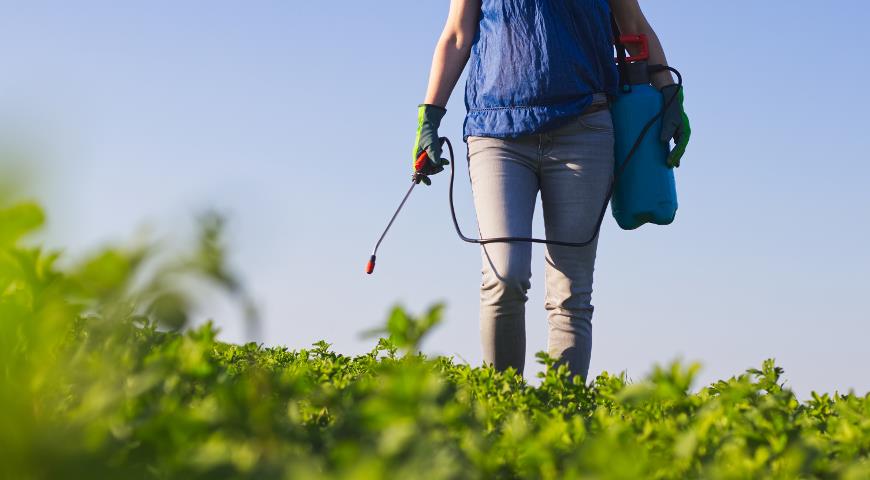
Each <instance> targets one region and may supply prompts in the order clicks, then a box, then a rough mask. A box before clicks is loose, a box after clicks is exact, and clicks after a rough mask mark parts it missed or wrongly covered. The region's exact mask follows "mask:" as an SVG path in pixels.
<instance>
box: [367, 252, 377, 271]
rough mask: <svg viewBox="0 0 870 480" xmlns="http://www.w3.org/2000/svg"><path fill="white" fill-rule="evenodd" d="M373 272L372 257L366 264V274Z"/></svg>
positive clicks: (373, 262) (373, 263) (373, 257)
mask: <svg viewBox="0 0 870 480" xmlns="http://www.w3.org/2000/svg"><path fill="white" fill-rule="evenodd" d="M374 271H375V256H374V255H372V258H370V259H369V261H368V263H366V273H368V274H369V275H371V274H372V272H374Z"/></svg>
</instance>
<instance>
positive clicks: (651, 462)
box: [0, 204, 870, 479]
mask: <svg viewBox="0 0 870 480" xmlns="http://www.w3.org/2000/svg"><path fill="white" fill-rule="evenodd" d="M42 218H43V215H42V213H41V211H40V210H39V208H38V207H37V206H35V205H33V204H21V205H18V206H13V207H9V208H5V209H2V210H0V219H2V220H3V221H2V222H0V366H2V370H0V412H2V413H3V418H2V421H0V478H16V479H18V478H23V479H41V478H144V479H166V478H185V479H187V478H293V479H297V478H302V479H305V478H336V479H348V478H349V479H354V478H358V479H369V478H427V479H429V478H431V479H440V478H444V479H452V478H457V479H459V478H463V479H464V478H481V479H483V478H535V479H537V478H545V479H548V478H549V479H555V478H577V477H584V478H601V479H619V478H660V479H671V478H673V479H677V478H679V479H682V478H722V479H730V478H855V479H859V478H868V477H870V462H868V455H870V396H868V395H864V396H857V395H855V394H853V393H849V394H834V395H829V394H817V393H813V395H812V398H811V399H810V400H808V401H806V402H800V401H798V399H797V398H795V395H794V394H793V393H792V392H791V391H790V390H789V389H788V388H786V387H785V386H784V385H783V383H782V380H781V378H782V375H783V371H782V369H781V368H779V367H778V366H776V365H775V364H774V362H773V361H772V360H768V361H765V362H764V364H763V365H762V366H761V368H759V369H751V370H749V371H747V372H745V373H743V374H741V375H738V376H735V377H732V378H730V379H728V380H722V381H719V382H716V383H714V384H712V385H709V386H707V387H704V388H700V389H697V390H693V380H694V378H695V375H696V373H697V369H698V366H697V365H688V366H687V365H682V364H680V363H673V364H670V365H667V366H664V367H658V368H656V369H654V371H653V372H652V373H651V374H650V375H649V376H648V377H647V378H645V379H643V380H641V381H638V382H634V383H632V382H629V381H628V380H627V377H626V375H625V373H621V374H618V375H612V374H608V373H602V374H601V375H599V376H598V377H597V378H595V379H594V380H592V381H591V382H590V383H589V384H584V383H583V382H581V381H580V380H579V378H577V377H573V378H572V377H570V375H569V374H568V372H567V370H566V369H565V367H564V366H562V367H556V366H555V364H554V362H553V359H551V358H549V357H547V356H546V355H543V354H541V355H539V361H541V362H542V363H544V364H545V365H546V366H547V367H548V368H547V370H546V372H544V373H542V374H541V378H540V380H541V381H540V385H539V386H530V385H528V384H527V383H526V382H525V381H524V380H523V379H522V378H521V377H519V376H517V375H516V374H515V372H510V371H509V372H502V373H499V372H496V371H494V370H492V369H490V368H473V367H471V366H469V365H463V364H455V363H454V362H453V360H452V359H450V358H446V357H438V358H427V357H425V356H423V355H421V354H419V353H418V347H419V345H420V342H421V340H422V339H423V338H424V336H425V334H426V332H427V331H429V330H430V329H431V328H432V327H434V326H435V325H437V323H438V322H439V321H440V319H441V312H442V309H443V307H442V306H440V305H437V306H435V307H433V308H432V309H430V310H429V311H428V312H427V313H425V314H423V315H421V316H415V315H411V314H409V313H407V312H405V311H404V310H403V309H401V308H398V307H397V308H395V309H394V310H393V311H392V313H391V314H390V316H389V319H388V320H387V322H386V325H385V326H384V327H383V328H382V329H380V333H384V334H387V335H388V338H380V339H379V340H378V341H377V344H376V345H375V346H374V347H373V348H372V350H371V351H370V352H368V353H366V354H364V355H358V356H353V357H350V356H345V355H341V354H338V353H335V352H333V351H332V350H331V349H330V345H329V344H327V343H326V342H319V343H317V344H315V345H313V346H312V348H308V349H301V350H293V351H291V350H288V349H286V348H282V347H265V346H262V345H257V344H253V343H249V344H245V345H233V344H227V343H223V342H220V341H218V340H217V332H216V330H215V329H214V327H213V326H212V325H211V324H205V325H202V326H200V327H198V328H194V329H191V328H189V327H187V326H186V320H187V318H188V314H187V309H188V308H189V305H190V302H191V301H192V300H191V293H190V292H189V291H187V290H185V289H183V288H182V286H183V285H184V282H179V281H178V279H179V278H180V277H185V276H193V277H197V278H208V279H214V280H215V281H216V282H217V283H218V284H221V285H225V286H226V287H227V288H226V290H227V291H228V292H229V293H231V294H238V293H239V292H241V291H242V289H241V286H240V285H239V284H238V283H237V282H235V281H232V280H228V279H229V278H230V276H229V275H228V274H227V273H226V272H227V269H226V268H225V267H224V264H223V260H222V259H223V251H222V249H221V248H218V247H217V246H219V245H220V235H219V232H220V228H219V226H218V225H219V222H217V223H215V222H214V221H211V222H205V223H204V224H203V229H204V230H203V235H202V236H201V237H200V242H198V246H197V248H196V249H194V251H193V252H192V253H190V254H189V255H186V256H182V257H181V258H176V259H174V260H171V261H169V262H168V263H165V264H161V265H158V266H155V265H154V263H153V262H155V261H156V257H155V249H154V248H152V247H146V248H133V249H125V248H117V247H116V248H108V249H105V250H103V251H100V252H97V253H96V254H94V255H92V256H90V257H89V258H88V259H86V260H85V261H83V262H80V263H78V264H76V265H75V266H73V267H71V268H69V269H65V270H62V269H60V268H58V267H57V262H56V260H57V258H58V254H57V253H53V252H46V251H44V250H42V249H40V248H38V247H32V246H27V245H26V244H25V243H22V238H24V237H25V236H26V234H27V233H29V232H31V231H33V230H34V229H35V228H37V227H38V226H39V225H40V224H41V223H42ZM216 226H217V227H216ZM149 265H150V266H149ZM400 349H401V350H404V351H405V352H406V353H405V354H404V355H399V354H398V352H399V350H400Z"/></svg>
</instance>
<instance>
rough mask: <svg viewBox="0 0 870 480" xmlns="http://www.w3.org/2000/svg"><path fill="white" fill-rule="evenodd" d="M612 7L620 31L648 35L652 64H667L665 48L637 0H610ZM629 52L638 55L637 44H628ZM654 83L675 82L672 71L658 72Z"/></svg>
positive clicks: (658, 86) (671, 83)
mask: <svg viewBox="0 0 870 480" xmlns="http://www.w3.org/2000/svg"><path fill="white" fill-rule="evenodd" d="M610 9H611V11H612V12H613V17H614V19H615V20H616V25H617V26H618V27H619V31H620V32H622V33H623V34H624V35H646V37H647V40H648V41H649V64H650V65H667V64H668V60H667V59H666V58H665V49H664V48H662V42H661V41H659V37H658V35H656V32H655V30H653V28H652V26H651V25H650V24H649V22H648V21H647V19H646V16H644V14H643V11H642V10H641V9H640V5H639V4H638V3H637V0H610ZM627 50H628V53H629V54H631V55H636V54H638V53H640V51H639V47H638V46H637V45H628V46H627ZM651 80H652V84H653V85H654V86H655V87H656V88H658V89H661V88H662V87H666V86H668V85H673V84H674V77H673V76H671V72H669V71H667V70H665V71H662V72H658V73H656V74H655V75H653V76H652V78H651Z"/></svg>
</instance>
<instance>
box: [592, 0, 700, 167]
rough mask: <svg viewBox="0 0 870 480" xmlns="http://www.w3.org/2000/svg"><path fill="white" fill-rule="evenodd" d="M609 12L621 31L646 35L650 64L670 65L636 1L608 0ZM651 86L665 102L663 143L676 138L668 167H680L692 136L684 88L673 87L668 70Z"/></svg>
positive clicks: (634, 48)
mask: <svg viewBox="0 0 870 480" xmlns="http://www.w3.org/2000/svg"><path fill="white" fill-rule="evenodd" d="M609 2H610V10H611V11H612V12H613V18H614V20H616V25H617V26H618V27H619V30H620V32H622V33H624V34H631V35H646V37H647V41H648V42H649V45H648V47H649V64H650V65H667V64H668V60H667V59H666V58H665V49H664V48H662V43H661V42H660V41H659V37H658V35H656V32H655V30H653V28H652V26H651V25H650V24H649V22H648V21H647V19H646V16H644V14H643V11H642V10H641V9H640V5H639V4H638V3H637V0H609ZM626 48H627V49H628V52H629V53H630V54H632V55H636V54H638V53H640V52H639V51H638V47H637V46H635V45H627V47H626ZM650 81H651V83H652V84H653V85H654V86H655V87H656V88H658V89H659V90H661V92H662V95H663V96H664V99H665V105H666V108H665V110H664V112H663V114H662V135H661V140H662V141H663V142H670V140H671V139H674V148H673V150H671V153H670V155H668V165H670V166H672V167H679V166H680V159H682V158H683V154H684V153H685V152H686V145H688V143H689V137H690V136H691V135H692V127H691V126H690V125H689V117H688V116H687V115H686V111H685V109H684V108H683V88H682V86H677V85H675V84H674V77H673V76H672V75H671V72H670V71H668V70H661V71H658V72H656V73H654V74H653V75H652V76H651V77H650Z"/></svg>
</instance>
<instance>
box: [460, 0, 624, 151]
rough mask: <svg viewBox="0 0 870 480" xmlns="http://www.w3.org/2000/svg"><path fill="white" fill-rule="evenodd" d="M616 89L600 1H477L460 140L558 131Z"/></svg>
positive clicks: (608, 31)
mask: <svg viewBox="0 0 870 480" xmlns="http://www.w3.org/2000/svg"><path fill="white" fill-rule="evenodd" d="M618 83H619V81H618V74H617V71H616V64H615V62H614V60H613V33H612V31H611V26H610V6H609V5H608V3H607V0H482V2H481V12H480V22H479V24H478V30H477V35H476V36H475V38H474V43H473V45H472V47H471V57H470V68H469V71H468V82H467V83H466V86H465V108H466V110H467V112H468V113H467V115H466V117H465V125H464V129H463V130H464V134H463V138H464V139H467V138H468V137H469V136H471V135H475V136H485V137H501V138H509V137H517V136H520V135H524V134H530V133H539V132H543V131H547V130H551V129H554V128H558V127H560V126H562V125H564V124H566V123H568V122H569V121H570V119H571V118H572V117H576V116H577V115H580V113H581V112H582V111H583V110H584V109H585V108H586V107H587V106H589V104H590V102H591V101H592V95H593V94H594V93H599V92H603V93H607V94H611V95H615V94H616V93H617V89H618Z"/></svg>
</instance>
